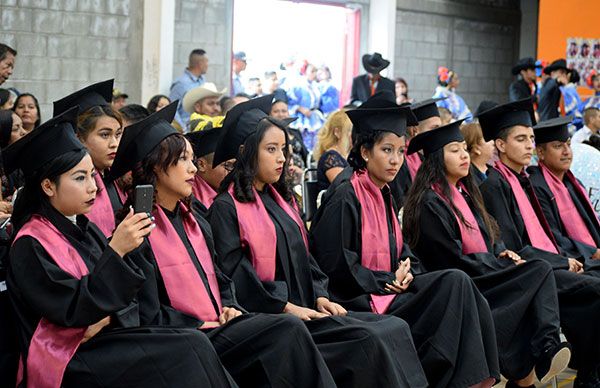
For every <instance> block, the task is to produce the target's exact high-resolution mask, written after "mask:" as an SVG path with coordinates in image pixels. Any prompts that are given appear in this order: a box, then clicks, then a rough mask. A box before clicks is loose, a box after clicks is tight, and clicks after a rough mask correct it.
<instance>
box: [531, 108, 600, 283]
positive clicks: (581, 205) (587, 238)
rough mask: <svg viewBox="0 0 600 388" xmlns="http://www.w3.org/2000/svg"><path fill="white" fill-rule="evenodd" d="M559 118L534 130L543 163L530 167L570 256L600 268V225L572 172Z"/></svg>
mask: <svg viewBox="0 0 600 388" xmlns="http://www.w3.org/2000/svg"><path fill="white" fill-rule="evenodd" d="M570 123H571V117H559V118H556V119H552V120H549V121H545V122H541V123H539V124H538V125H536V126H535V127H533V132H534V134H535V144H536V150H537V155H538V159H539V164H538V165H537V166H530V167H529V168H527V172H528V173H529V179H530V181H531V184H532V186H533V189H534V190H535V194H536V196H537V198H538V200H539V202H540V206H541V207H542V210H543V211H544V216H545V217H546V220H547V221H548V225H549V226H550V230H551V231H552V235H553V236H554V239H555V240H556V243H557V244H558V246H559V248H560V250H561V251H562V252H564V254H566V255H567V256H568V257H574V258H577V259H578V260H580V261H581V262H584V263H585V265H584V268H585V269H586V271H588V272H589V271H592V269H595V271H594V272H600V271H598V270H599V269H600V260H598V259H600V223H599V222H598V216H597V215H596V212H595V211H594V207H593V206H592V204H591V202H590V199H589V197H588V194H587V191H586V189H585V187H583V186H582V185H581V183H580V182H579V180H578V179H577V178H576V177H575V175H573V173H572V172H571V170H570V168H571V162H572V161H573V151H572V150H571V140H570V137H569V130H568V128H567V126H568V125H569V124H570Z"/></svg>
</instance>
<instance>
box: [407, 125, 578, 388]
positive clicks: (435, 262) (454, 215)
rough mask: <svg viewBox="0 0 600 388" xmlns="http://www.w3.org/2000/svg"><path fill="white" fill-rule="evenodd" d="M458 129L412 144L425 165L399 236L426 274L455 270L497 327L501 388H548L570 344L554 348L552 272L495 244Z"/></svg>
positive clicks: (556, 326)
mask: <svg viewBox="0 0 600 388" xmlns="http://www.w3.org/2000/svg"><path fill="white" fill-rule="evenodd" d="M460 125H461V122H460V121H457V122H454V123H451V124H448V125H446V126H443V127H440V128H438V129H434V130H432V131H430V132H427V133H423V134H421V135H418V136H417V137H415V138H413V140H412V142H411V144H410V147H409V150H408V153H414V152H417V151H419V150H422V151H423V154H424V155H425V158H424V160H423V165H422V166H421V169H420V170H419V172H418V173H417V179H416V180H415V183H414V184H413V186H412V187H411V190H410V192H409V195H408V197H407V199H406V204H405V208H404V214H403V219H404V222H403V226H404V230H405V233H404V236H405V237H406V239H407V241H408V243H409V245H410V246H411V248H413V249H414V251H415V252H416V253H417V254H418V256H419V258H420V259H421V260H422V262H423V264H424V265H425V267H427V268H428V269H429V270H436V271H437V270H444V269H449V268H454V269H460V270H463V271H465V272H466V273H467V274H468V275H469V276H471V278H472V279H473V281H474V283H475V284H476V285H477V288H478V289H479V290H480V291H481V293H482V294H483V296H484V297H485V298H486V300H487V301H488V303H489V305H490V309H491V310H492V315H493V317H494V322H496V323H498V324H496V335H497V339H498V352H499V355H500V368H501V372H502V375H503V376H504V377H506V378H507V379H508V382H507V385H506V387H507V388H508V387H513V388H514V387H530V388H533V387H534V386H533V382H534V380H535V376H536V375H537V377H538V379H539V380H540V381H541V382H542V383H546V382H548V381H550V380H551V379H552V378H553V377H555V376H556V375H558V374H559V373H560V372H562V370H564V369H565V368H566V367H567V364H568V362H569V359H570V351H569V349H568V344H566V343H564V344H561V343H560V337H559V334H560V319H559V313H558V311H559V305H558V298H557V292H556V282H555V280H554V275H553V272H552V267H551V266H550V264H548V263H547V262H545V261H543V260H527V261H524V260H522V259H521V258H520V257H519V255H517V254H516V253H515V252H512V251H510V250H507V249H505V247H504V244H503V243H502V241H501V240H499V239H498V238H497V226H496V225H495V224H494V222H493V220H492V219H491V217H490V216H489V214H487V212H486V211H485V208H484V207H483V203H482V199H481V193H480V192H479V189H478V188H477V183H476V181H475V179H474V177H473V176H472V175H471V173H470V169H469V152H468V151H467V149H466V148H467V144H466V142H465V140H464V138H463V136H462V134H461V131H460V128H459V127H460ZM468 125H473V124H468ZM500 323H501V324H500ZM515 354H518V355H519V357H515Z"/></svg>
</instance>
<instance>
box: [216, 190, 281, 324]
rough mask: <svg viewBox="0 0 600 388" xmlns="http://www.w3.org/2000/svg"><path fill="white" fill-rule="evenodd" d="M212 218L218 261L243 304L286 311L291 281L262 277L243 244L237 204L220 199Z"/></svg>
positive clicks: (250, 308) (257, 309)
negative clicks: (263, 279) (267, 279)
mask: <svg viewBox="0 0 600 388" xmlns="http://www.w3.org/2000/svg"><path fill="white" fill-rule="evenodd" d="M208 220H209V223H210V226H211V228H212V232H213V238H214V244H215V250H216V253H217V259H216V264H217V266H218V267H219V268H220V269H221V270H222V271H223V273H224V274H225V275H226V276H228V277H229V278H230V279H231V280H232V281H233V284H234V285H235V288H236V297H237V300H238V302H239V303H240V305H241V306H243V307H244V308H245V309H246V310H248V311H250V312H264V313H272V314H277V313H281V312H283V309H284V307H285V305H286V304H287V302H288V289H287V284H286V283H285V282H283V281H277V280H275V281H262V280H260V278H259V277H258V274H257V273H256V271H255V270H254V267H253V266H252V261H251V260H250V258H249V257H248V256H247V252H246V250H245V249H244V248H243V247H242V245H241V242H240V232H239V226H238V220H237V213H236V211H235V207H234V205H233V203H228V202H226V201H225V198H224V196H222V197H221V198H217V200H215V202H214V203H213V204H212V206H211V207H210V210H209V215H208Z"/></svg>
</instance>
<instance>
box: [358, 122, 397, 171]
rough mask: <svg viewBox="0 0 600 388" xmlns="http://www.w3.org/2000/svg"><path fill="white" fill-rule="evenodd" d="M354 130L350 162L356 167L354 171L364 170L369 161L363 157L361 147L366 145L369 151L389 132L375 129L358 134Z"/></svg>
mask: <svg viewBox="0 0 600 388" xmlns="http://www.w3.org/2000/svg"><path fill="white" fill-rule="evenodd" d="M352 132H353V136H352V149H351V150H350V153H349V154H348V164H349V165H350V166H351V167H352V168H353V169H354V171H358V170H364V169H365V168H367V162H366V161H365V160H364V159H363V157H362V154H361V153H360V150H361V148H363V147H364V148H365V149H366V150H367V151H371V150H372V149H373V147H375V144H377V143H378V142H379V141H380V140H381V139H382V138H383V137H384V136H385V134H386V133H388V132H387V131H375V132H369V133H366V134H357V133H355V131H352ZM390 133H392V132H390Z"/></svg>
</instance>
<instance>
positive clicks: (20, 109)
mask: <svg viewBox="0 0 600 388" xmlns="http://www.w3.org/2000/svg"><path fill="white" fill-rule="evenodd" d="M13 111H14V112H15V113H16V114H18V115H19V117H20V118H21V120H22V121H23V128H25V130H26V131H27V132H31V131H32V130H33V129H34V128H37V127H38V126H39V125H40V123H41V122H42V118H41V114H40V104H39V102H38V100H37V98H35V96H34V95H33V94H31V93H23V94H21V95H19V97H17V99H16V100H15V105H14V106H13Z"/></svg>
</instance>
